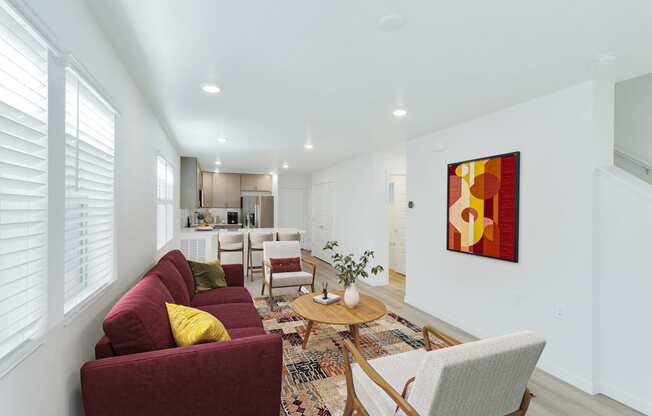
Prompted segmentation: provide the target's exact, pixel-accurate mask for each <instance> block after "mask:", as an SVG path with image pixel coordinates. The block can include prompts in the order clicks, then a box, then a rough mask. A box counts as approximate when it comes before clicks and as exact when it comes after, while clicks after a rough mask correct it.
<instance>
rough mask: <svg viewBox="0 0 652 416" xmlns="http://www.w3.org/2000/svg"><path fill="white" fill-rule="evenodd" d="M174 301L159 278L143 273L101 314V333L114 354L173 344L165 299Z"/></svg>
mask: <svg viewBox="0 0 652 416" xmlns="http://www.w3.org/2000/svg"><path fill="white" fill-rule="evenodd" d="M166 302H168V303H174V299H172V295H170V292H169V291H168V289H167V288H166V287H165V285H164V284H163V282H161V280H160V279H159V278H158V277H156V276H154V275H148V276H145V277H144V278H143V279H142V280H141V281H140V282H138V283H137V284H136V286H134V287H132V288H131V289H130V290H129V291H128V292H127V293H126V294H125V295H124V296H122V298H120V300H118V303H116V304H115V305H114V306H113V308H111V310H110V311H109V313H108V315H107V316H106V318H104V323H103V327H104V333H105V334H106V336H107V337H108V338H109V341H110V342H111V346H112V347H113V350H114V351H115V353H116V354H117V355H124V354H134V353H137V352H146V351H154V350H160V349H163V348H171V347H174V346H176V344H175V342H174V338H173V337H172V331H171V329H170V322H169V320H168V313H167V311H166V309H165V303H166Z"/></svg>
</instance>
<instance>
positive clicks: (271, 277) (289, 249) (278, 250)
mask: <svg viewBox="0 0 652 416" xmlns="http://www.w3.org/2000/svg"><path fill="white" fill-rule="evenodd" d="M290 257H298V258H299V259H300V262H301V271H296V272H285V273H277V272H274V271H273V270H272V265H271V263H270V259H284V258H290ZM304 264H308V265H309V266H311V268H312V273H309V272H306V271H304ZM316 273H317V265H316V264H315V263H313V262H311V261H308V260H304V259H303V258H302V257H301V246H300V245H299V242H298V241H265V242H263V277H264V279H263V285H262V288H261V290H260V294H261V295H263V294H264V293H265V286H267V287H268V288H269V309H270V310H271V311H273V310H274V304H273V302H272V289H273V288H280V287H299V290H301V287H302V286H310V291H311V292H314V291H315V274H316Z"/></svg>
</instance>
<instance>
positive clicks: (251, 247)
mask: <svg viewBox="0 0 652 416" xmlns="http://www.w3.org/2000/svg"><path fill="white" fill-rule="evenodd" d="M248 238H249V241H248V248H247V274H248V275H250V276H251V280H253V279H254V273H255V272H258V271H260V272H261V273H262V271H263V267H262V266H261V265H260V264H261V263H258V264H259V266H254V253H262V252H263V243H264V242H265V241H274V233H256V232H250V233H249V237H248Z"/></svg>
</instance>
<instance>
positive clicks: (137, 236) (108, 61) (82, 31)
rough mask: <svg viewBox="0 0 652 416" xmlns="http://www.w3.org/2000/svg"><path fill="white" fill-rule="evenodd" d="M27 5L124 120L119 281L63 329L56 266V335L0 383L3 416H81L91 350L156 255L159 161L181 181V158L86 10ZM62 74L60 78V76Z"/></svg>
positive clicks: (72, 4) (72, 5) (46, 1)
mask: <svg viewBox="0 0 652 416" xmlns="http://www.w3.org/2000/svg"><path fill="white" fill-rule="evenodd" d="M19 4H20V3H19ZM27 5H28V7H29V8H30V9H31V10H32V11H33V12H34V13H35V14H36V15H37V16H38V18H39V20H41V21H42V23H43V24H44V25H46V26H47V27H48V28H49V31H50V32H51V33H52V34H53V35H54V37H55V41H56V43H57V46H59V47H60V48H61V49H63V51H64V52H68V53H72V54H73V55H74V56H75V57H76V58H77V59H78V60H79V61H80V62H81V63H82V64H83V65H84V66H85V67H86V69H87V70H88V71H89V72H90V73H91V74H92V75H93V76H94V77H95V78H96V79H97V81H98V83H99V85H100V87H101V89H102V90H103V91H106V92H107V96H108V98H109V99H110V100H111V102H112V103H113V104H114V105H115V106H116V107H117V109H118V111H119V112H120V116H119V117H118V119H117V122H116V170H115V181H116V193H115V197H116V210H115V219H116V256H117V268H116V279H117V280H116V281H115V282H114V283H113V284H112V285H111V286H110V287H109V289H108V290H107V291H106V292H105V293H104V295H103V296H102V297H101V298H100V299H98V300H97V301H96V302H94V303H93V304H91V305H90V306H89V307H88V308H87V309H85V310H83V311H82V313H81V314H80V315H79V316H78V317H76V318H75V319H74V320H72V321H71V322H70V323H68V324H67V325H65V326H64V324H63V276H62V275H61V273H58V272H57V270H60V268H61V262H60V261H59V260H58V259H56V258H50V259H49V262H50V266H51V267H50V272H49V276H48V280H49V282H48V283H49V297H50V308H49V311H50V316H49V321H50V322H49V327H50V330H49V332H48V335H47V337H46V339H45V343H44V344H43V345H42V346H41V347H40V348H39V349H37V350H36V351H35V352H34V353H33V354H32V355H30V356H28V357H27V358H26V359H25V360H24V361H23V362H22V363H21V364H19V365H18V366H17V367H16V368H15V369H14V370H13V371H12V372H10V373H9V374H8V375H6V376H5V377H3V378H2V379H0V403H2V405H1V406H2V411H1V413H2V414H8V415H9V414H10V415H15V416H20V415H29V416H33V415H37V414H42V415H74V414H82V411H81V400H80V391H79V368H80V367H81V365H82V364H83V362H84V361H86V360H90V359H92V358H93V357H94V352H93V347H94V344H95V342H96V341H97V340H98V339H99V337H100V336H101V334H102V320H103V318H104V316H105V314H106V312H107V311H108V309H109V308H110V307H111V306H112V305H113V303H114V302H115V301H116V299H117V298H118V297H119V296H120V295H121V294H122V293H124V292H125V291H126V290H127V289H128V288H129V287H131V286H132V285H133V284H134V283H135V282H136V281H137V280H138V278H139V277H140V276H141V275H142V273H144V272H145V271H146V269H147V268H148V267H149V266H151V265H152V264H153V263H154V262H155V260H156V257H157V255H158V253H157V252H156V224H155V220H156V218H155V216H154V215H153V213H155V212H156V206H155V203H156V162H155V157H156V155H157V154H159V153H160V154H162V155H163V156H164V157H165V158H166V159H168V160H169V161H171V162H172V163H174V164H175V166H176V168H177V178H178V168H179V157H178V154H177V151H176V150H175V148H174V147H173V146H172V145H171V143H170V141H169V140H168V138H167V136H166V135H165V133H164V132H163V130H162V128H161V126H160V125H159V123H158V122H157V120H156V118H155V117H154V116H153V115H152V113H151V111H150V109H149V107H148V106H147V104H146V103H145V101H144V100H143V97H142V95H141V94H140V92H139V90H138V89H137V88H136V86H135V84H134V82H133V81H132V79H131V78H130V76H129V75H128V73H127V72H126V70H125V68H124V67H123V65H122V63H121V62H120V60H119V59H118V57H117V56H116V54H115V53H114V51H113V49H112V48H111V46H110V45H109V43H108V42H107V39H106V38H105V36H104V34H103V33H102V32H101V31H100V29H99V27H98V26H97V24H96V22H95V19H94V17H93V16H92V15H91V13H90V12H89V10H88V9H87V7H86V5H85V3H84V2H83V1H82V0H66V1H51V0H30V1H29V2H28V3H27ZM23 6H24V4H23ZM62 74H63V72H61V71H60V72H59V76H61V75H62ZM53 90H56V88H54V89H52V90H51V96H50V99H51V103H57V102H59V103H62V102H63V101H62V97H63V96H62V95H61V94H62V93H63V90H62V89H61V88H59V90H58V91H53ZM53 93H54V95H52V94H53ZM53 112H54V113H57V112H59V113H60V114H62V109H61V108H60V106H59V107H58V108H53ZM49 140H50V143H51V146H54V147H55V148H56V141H57V140H60V141H62V140H63V139H62V137H56V136H51V137H50V138H49ZM53 162H56V160H54V161H53ZM177 183H178V181H177ZM50 185H51V186H50V192H51V195H52V196H53V197H54V198H53V199H54V200H56V199H57V198H56V194H53V192H57V190H58V191H59V192H60V191H61V190H62V189H63V188H61V187H60V186H59V185H57V184H56V180H53V179H51V180H50ZM176 205H177V206H178V186H177V191H176ZM175 224H178V220H177V222H175ZM50 230H51V236H50V237H51V241H53V242H55V243H56V242H59V243H62V238H63V236H62V235H61V234H59V235H56V234H53V233H52V230H57V227H56V224H51V227H50ZM60 231H62V229H61V230H60ZM177 238H178V236H177V235H175V239H174V240H173V242H172V243H171V244H169V245H168V247H166V248H165V249H164V250H167V249H168V248H170V247H174V246H176V244H177ZM51 245H52V244H51ZM164 250H163V251H164ZM50 253H52V251H50Z"/></svg>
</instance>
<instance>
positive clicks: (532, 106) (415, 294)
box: [406, 83, 604, 392]
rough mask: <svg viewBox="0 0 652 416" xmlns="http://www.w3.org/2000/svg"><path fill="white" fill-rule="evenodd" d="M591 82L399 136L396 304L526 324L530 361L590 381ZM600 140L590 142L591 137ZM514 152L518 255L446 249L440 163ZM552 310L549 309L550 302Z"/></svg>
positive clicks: (470, 324) (508, 328)
mask: <svg viewBox="0 0 652 416" xmlns="http://www.w3.org/2000/svg"><path fill="white" fill-rule="evenodd" d="M595 89H596V85H595V84H593V83H584V84H581V85H578V86H574V87H572V88H569V89H566V90H563V91H560V92H557V93H554V94H551V95H547V96H544V97H541V98H538V99H535V100H532V101H529V102H526V103H523V104H520V105H517V106H515V107H512V108H508V109H505V110H502V111H499V112H496V113H494V114H490V115H488V116H485V117H482V118H478V119H475V120H473V121H469V122H467V123H464V124H461V125H458V126H455V127H452V128H449V129H447V130H443V131H440V132H437V133H434V134H430V135H427V136H425V137H422V138H420V139H416V140H412V141H409V142H408V145H407V166H408V169H407V175H408V199H409V200H413V201H414V203H415V207H414V209H411V210H409V214H408V233H407V238H408V243H407V244H408V256H407V275H408V279H407V287H406V302H408V303H410V304H412V305H414V306H416V307H417V308H419V309H422V310H424V311H426V312H428V313H430V314H432V315H434V316H436V317H438V318H440V319H443V320H445V321H447V322H449V323H451V324H453V325H455V326H457V327H459V328H462V329H464V330H465V331H468V332H469V333H471V334H472V335H475V336H478V337H487V336H493V335H498V334H505V333H509V332H513V331H518V330H524V329H529V330H534V331H537V332H539V333H540V334H542V335H543V336H544V337H545V338H546V339H547V341H548V345H547V347H546V350H545V352H544V355H543V357H542V360H541V361H540V363H539V364H540V367H541V368H543V369H544V370H546V371H548V372H549V373H551V374H553V375H556V376H557V377H559V378H561V379H563V380H565V381H568V382H570V383H572V384H574V385H576V386H578V387H580V388H582V389H584V390H586V391H589V392H592V391H593V356H592V354H593V342H592V341H593V340H592V335H593V332H592V329H593V320H592V314H593V311H592V308H593V291H592V178H593V176H592V174H593V170H594V165H595V160H596V158H597V156H596V155H598V154H602V153H604V152H600V151H598V149H596V148H595V145H594V132H593V129H594V122H593V113H594V111H595V110H596V109H597V108H598V107H599V106H596V105H595V103H594V98H595V94H594V92H595ZM602 145H604V144H602V142H601V146H602ZM516 150H519V151H521V184H520V186H521V188H520V244H519V248H520V249H519V257H520V260H519V263H517V264H514V263H509V262H504V261H499V260H494V259H488V258H481V257H477V256H470V255H467V254H461V253H454V252H448V251H446V246H445V243H446V237H445V236H446V193H447V188H446V165H447V164H448V163H451V162H457V161H462V160H467V159H473V158H477V157H482V156H489V155H493V154H500V153H506V152H511V151H516ZM556 310H557V311H559V312H560V313H561V314H563V318H562V319H557V318H555V311H556Z"/></svg>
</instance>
